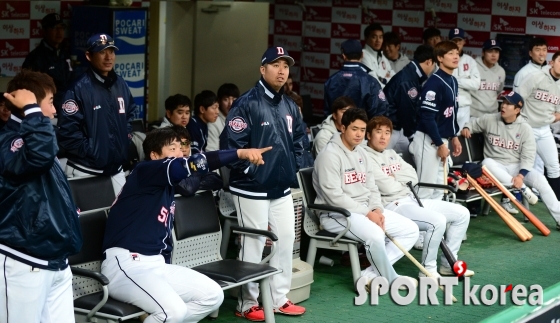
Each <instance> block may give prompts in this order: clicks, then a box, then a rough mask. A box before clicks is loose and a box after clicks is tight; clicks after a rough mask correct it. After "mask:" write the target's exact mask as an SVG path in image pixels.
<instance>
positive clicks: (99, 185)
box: [68, 176, 115, 212]
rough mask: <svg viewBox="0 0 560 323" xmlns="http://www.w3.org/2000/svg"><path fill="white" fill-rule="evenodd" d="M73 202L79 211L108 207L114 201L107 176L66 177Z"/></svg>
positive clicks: (113, 194)
mask: <svg viewBox="0 0 560 323" xmlns="http://www.w3.org/2000/svg"><path fill="white" fill-rule="evenodd" d="M68 184H69V185H70V191H72V198H73V200H74V204H76V206H77V207H78V208H79V209H80V211H81V212H84V211H90V210H96V209H102V208H108V207H110V206H111V205H112V204H113V202H114V201H115V191H114V190H113V184H112V182H111V177H109V176H84V177H73V178H69V179H68Z"/></svg>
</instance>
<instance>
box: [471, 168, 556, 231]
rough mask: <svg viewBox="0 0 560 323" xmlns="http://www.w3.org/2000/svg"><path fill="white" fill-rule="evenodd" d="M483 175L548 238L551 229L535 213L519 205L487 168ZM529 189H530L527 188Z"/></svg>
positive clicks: (484, 169)
mask: <svg viewBox="0 0 560 323" xmlns="http://www.w3.org/2000/svg"><path fill="white" fill-rule="evenodd" d="M482 173H483V174H484V175H486V177H488V178H489V179H490V181H492V183H494V185H496V187H497V188H499V189H500V191H502V193H504V194H505V195H506V196H507V197H508V198H509V200H510V201H511V202H512V203H513V204H515V206H517V208H518V209H519V210H521V212H523V214H524V215H525V217H526V218H527V219H529V221H531V223H532V224H533V225H534V226H535V227H536V228H537V229H539V231H540V232H541V233H542V234H543V235H544V236H548V235H549V234H550V229H548V228H547V227H546V225H544V223H542V222H541V220H539V219H538V218H537V217H536V216H535V215H534V214H533V212H531V211H529V210H527V208H526V207H525V206H524V205H523V204H521V203H519V201H518V200H517V198H515V196H513V194H511V192H510V191H509V190H508V189H507V188H506V187H505V186H504V185H503V184H502V183H500V181H498V179H497V178H496V177H495V176H494V175H493V174H492V173H490V171H489V170H488V168H486V166H482ZM527 189H529V188H527Z"/></svg>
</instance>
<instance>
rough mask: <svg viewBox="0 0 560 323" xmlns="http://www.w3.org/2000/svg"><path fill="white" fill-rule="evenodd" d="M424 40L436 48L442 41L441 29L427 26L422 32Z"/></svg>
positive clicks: (425, 43) (427, 44)
mask: <svg viewBox="0 0 560 323" xmlns="http://www.w3.org/2000/svg"><path fill="white" fill-rule="evenodd" d="M422 40H423V41H424V45H426V46H430V47H432V48H434V47H436V45H437V43H439V42H440V41H441V31H440V30H439V29H437V28H435V27H429V28H426V29H424V31H423V32H422Z"/></svg>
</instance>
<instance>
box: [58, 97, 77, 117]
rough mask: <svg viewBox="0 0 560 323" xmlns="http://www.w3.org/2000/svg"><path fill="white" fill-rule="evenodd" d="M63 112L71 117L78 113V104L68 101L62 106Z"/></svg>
mask: <svg viewBox="0 0 560 323" xmlns="http://www.w3.org/2000/svg"><path fill="white" fill-rule="evenodd" d="M62 111H64V113H65V114H67V115H69V116H71V115H73V114H75V113H76V112H78V104H77V103H76V101H74V100H66V102H64V104H62Z"/></svg>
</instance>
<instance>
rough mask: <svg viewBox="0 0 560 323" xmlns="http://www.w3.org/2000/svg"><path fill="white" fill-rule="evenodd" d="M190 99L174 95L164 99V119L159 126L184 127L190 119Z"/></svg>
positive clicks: (181, 95)
mask: <svg viewBox="0 0 560 323" xmlns="http://www.w3.org/2000/svg"><path fill="white" fill-rule="evenodd" d="M191 106H192V104H191V99H189V97H188V96H186V95H183V94H175V95H171V96H169V97H168V98H167V99H165V117H163V121H162V123H161V124H160V126H159V127H160V128H162V127H171V126H174V125H177V126H181V127H186V126H187V125H188V124H189V120H190V119H191Z"/></svg>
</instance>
